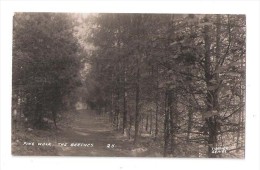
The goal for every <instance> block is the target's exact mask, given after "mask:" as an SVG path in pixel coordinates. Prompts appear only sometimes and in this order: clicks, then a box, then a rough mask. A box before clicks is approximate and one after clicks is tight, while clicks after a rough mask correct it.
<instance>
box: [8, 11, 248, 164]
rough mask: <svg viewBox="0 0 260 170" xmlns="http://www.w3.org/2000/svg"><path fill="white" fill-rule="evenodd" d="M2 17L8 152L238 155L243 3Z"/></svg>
mask: <svg viewBox="0 0 260 170" xmlns="http://www.w3.org/2000/svg"><path fill="white" fill-rule="evenodd" d="M12 22H13V30H12V36H13V40H12V104H11V105H12V106H11V107H12V109H11V114H12V119H11V121H12V123H11V124H12V127H11V128H12V129H11V130H12V139H11V143H12V144H11V149H12V155H13V156H86V157H159V158H160V157H161V158H163V157H168V158H235V159H244V158H245V123H246V111H245V96H246V95H245V94H246V28H247V27H246V15H242V14H194V13H190V14H179V13H169V14H158V13H60V12H56V13H50V12H16V13H14V15H13V21H12Z"/></svg>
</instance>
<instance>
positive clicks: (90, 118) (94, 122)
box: [57, 110, 142, 157]
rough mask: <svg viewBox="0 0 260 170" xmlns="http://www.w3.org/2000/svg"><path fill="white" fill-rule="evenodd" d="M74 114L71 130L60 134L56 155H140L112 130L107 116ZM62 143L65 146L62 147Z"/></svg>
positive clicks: (125, 139) (89, 112) (88, 113)
mask: <svg viewBox="0 0 260 170" xmlns="http://www.w3.org/2000/svg"><path fill="white" fill-rule="evenodd" d="M76 114H77V115H76V118H75V120H74V121H73V122H72V123H71V128H68V129H66V130H63V131H62V132H61V134H60V136H61V137H60V139H59V140H60V141H57V142H59V145H58V146H57V150H58V155H60V156H104V157H105V156H118V157H119V156H141V155H142V154H141V155H139V153H137V154H136V152H135V150H132V148H133V144H132V143H133V142H130V141H129V140H128V139H127V138H126V137H124V136H123V135H122V134H120V133H119V132H117V131H115V130H113V128H112V126H111V123H109V120H108V117H107V116H104V115H97V114H96V113H94V112H93V111H91V110H80V111H77V113H76ZM61 143H63V144H61ZM64 143H67V145H66V146H64ZM62 145H63V146H62ZM108 146H110V147H108Z"/></svg>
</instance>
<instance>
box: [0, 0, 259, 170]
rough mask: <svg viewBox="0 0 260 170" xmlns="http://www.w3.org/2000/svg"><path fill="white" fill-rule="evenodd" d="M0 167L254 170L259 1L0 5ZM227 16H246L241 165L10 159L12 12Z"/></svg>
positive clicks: (256, 166) (161, 160)
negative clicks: (244, 137)
mask: <svg viewBox="0 0 260 170" xmlns="http://www.w3.org/2000/svg"><path fill="white" fill-rule="evenodd" d="M0 6H1V10H0V11H1V24H0V26H1V34H0V37H1V49H0V52H1V67H0V68H1V91H0V92H1V105H0V108H1V123H0V125H1V143H0V147H1V148H0V149H1V150H0V151H1V158H0V162H1V167H0V169H2V170H9V169H19V170H20V169H26V170H31V169H32V170H34V169H35V168H37V170H47V169H50V168H51V169H61V168H62V169H122V170H128V169H142V170H144V169H172V168H177V169H192V170H193V169H200V170H204V169H205V170H208V169H209V168H210V169H211V170H219V169H229V170H230V169H235V170H240V169H241V170H244V169H247V168H250V169H252V170H259V169H260V163H259V162H260V161H259V160H260V157H259V154H260V150H259V145H260V140H259V134H260V132H259V129H260V128H259V122H260V121H259V120H260V118H259V113H260V112H259V111H260V109H259V106H260V100H259V96H260V95H259V94H260V92H259V89H260V84H259V78H260V76H259V73H260V70H259V68H260V67H259V64H260V60H259V57H260V55H259V54H260V53H259V47H260V44H259V37H260V35H259V32H260V31H259V30H260V26H259V21H260V18H259V17H260V2H259V1H246V0H245V1H214V0H209V1H205V0H204V1H201V0H200V1H195V0H191V1H186V0H184V1H181V0H179V1H123V0H122V1H108V0H106V1H21V0H20V1H19V0H18V1H10V0H9V1H1V4H0ZM23 11H24V12H25V11H26V12H78V13H80V12H84V13H91V12H95V13H97V12H111V13H113V12H119V13H127V12H131V13H138V12H145V13H229V14H238V13H239V14H246V16H247V56H246V57H247V76H246V79H247V95H246V101H247V103H246V112H247V113H246V158H245V160H243V159H242V160H232V159H225V160H219V159H218V160H211V159H173V158H167V159H166V158H159V159H158V158H149V159H148V158H89V157H12V156H11V124H10V122H11V120H10V119H11V117H10V108H11V56H12V54H11V52H12V44H11V43H12V15H13V13H14V12H23Z"/></svg>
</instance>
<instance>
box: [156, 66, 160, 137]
mask: <svg viewBox="0 0 260 170" xmlns="http://www.w3.org/2000/svg"><path fill="white" fill-rule="evenodd" d="M155 102H156V111H155V140H157V137H158V112H159V67H158V64H157V66H156V96H155Z"/></svg>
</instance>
